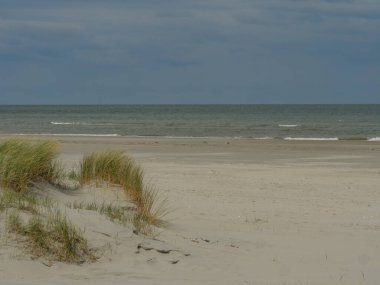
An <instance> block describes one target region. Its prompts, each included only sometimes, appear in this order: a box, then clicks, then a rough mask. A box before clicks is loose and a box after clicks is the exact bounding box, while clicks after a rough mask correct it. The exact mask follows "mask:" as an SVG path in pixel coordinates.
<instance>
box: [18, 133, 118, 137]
mask: <svg viewBox="0 0 380 285" xmlns="http://www.w3.org/2000/svg"><path fill="white" fill-rule="evenodd" d="M17 135H19V136H57V137H119V136H120V135H119V134H17Z"/></svg>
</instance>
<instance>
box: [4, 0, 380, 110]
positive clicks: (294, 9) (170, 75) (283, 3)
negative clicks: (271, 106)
mask: <svg viewBox="0 0 380 285" xmlns="http://www.w3.org/2000/svg"><path fill="white" fill-rule="evenodd" d="M86 103H90V104H115V103H116V104H118V103H124V104H129V103H153V104H155V103H380V0H308V1H307V0H108V1H104V0H102V1H100V0H99V1H97V0H75V1H74V0H64V1H63V0H61V1H59V0H46V1H42V0H33V1H31V0H20V1H15V0H1V1H0V104H86Z"/></svg>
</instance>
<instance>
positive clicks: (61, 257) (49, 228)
mask: <svg viewBox="0 0 380 285" xmlns="http://www.w3.org/2000/svg"><path fill="white" fill-rule="evenodd" d="M7 226H8V231H9V232H13V233H16V234H18V235H20V236H21V237H23V238H24V239H25V242H26V244H25V248H26V249H27V250H28V251H29V252H30V253H31V254H33V255H34V256H37V257H41V256H43V257H45V258H47V259H51V260H57V261H62V262H67V263H83V262H85V261H95V260H96V256H95V255H94V254H93V253H92V252H91V250H90V249H89V248H88V246H87V241H86V239H85V238H84V237H83V236H82V233H81V232H79V231H78V230H77V229H76V228H75V227H74V226H73V225H72V224H71V223H70V222H69V221H68V220H67V218H66V217H65V216H62V215H61V213H60V212H59V211H57V212H54V213H50V214H49V215H48V217H47V219H46V220H43V219H42V218H41V217H40V216H37V215H33V216H32V217H31V218H30V219H29V220H28V222H27V223H25V224H23V223H22V222H21V219H20V216H19V214H18V213H11V214H10V215H9V216H8V223H7Z"/></svg>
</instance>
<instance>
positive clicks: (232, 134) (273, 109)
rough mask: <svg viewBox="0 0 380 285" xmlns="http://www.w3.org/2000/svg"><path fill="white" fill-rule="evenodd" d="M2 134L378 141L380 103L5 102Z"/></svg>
mask: <svg viewBox="0 0 380 285" xmlns="http://www.w3.org/2000/svg"><path fill="white" fill-rule="evenodd" d="M0 134H34V135H67V136H110V137H111V136H115V137H116V136H127V137H128V136H129V137H168V138H234V139H241V138H247V139H262V140H265V139H266V140H271V139H280V140H368V141H380V105H54V106H46V105H41V106H38V105H33V106H20V105H17V106H10V105H7V106H5V105H2V106H0Z"/></svg>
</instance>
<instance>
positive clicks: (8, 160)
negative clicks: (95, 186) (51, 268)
mask: <svg viewBox="0 0 380 285" xmlns="http://www.w3.org/2000/svg"><path fill="white" fill-rule="evenodd" d="M57 155H58V143H57V142H54V141H38V142H32V141H28V140H22V139H11V140H8V141H5V142H3V143H1V144H0V213H1V212H4V211H5V216H6V217H7V228H8V231H9V232H10V233H14V234H15V235H16V236H18V237H19V238H20V240H21V241H22V242H24V245H25V249H26V250H27V251H29V252H30V253H31V254H32V255H34V256H38V257H44V258H47V259H49V260H57V261H63V262H68V263H82V262H85V261H93V260H95V259H96V256H95V255H94V253H93V252H92V251H91V250H90V249H89V247H88V245H87V240H86V239H85V238H84V236H83V233H82V232H81V231H79V230H78V229H76V228H75V227H74V225H73V224H72V223H71V222H70V221H69V220H68V219H67V217H66V216H64V215H62V214H61V213H60V212H59V211H54V210H53V209H54V205H55V204H53V202H52V201H50V200H49V199H47V198H41V197H38V196H36V195H34V192H32V191H29V190H30V186H35V185H34V183H36V182H41V181H44V182H47V183H50V184H53V185H62V184H61V181H62V179H64V178H65V179H66V178H67V179H70V180H74V181H77V182H79V184H80V185H81V186H83V185H85V184H89V183H93V182H95V183H104V182H106V183H109V184H112V185H115V186H118V187H121V189H123V192H124V193H125V195H126V198H127V199H129V200H130V201H132V202H133V203H134V204H135V205H136V207H135V208H134V209H133V210H131V209H127V208H124V207H121V206H118V205H113V204H104V203H103V204H101V205H97V204H95V203H83V204H82V203H79V204H78V203H77V204H75V203H73V205H71V206H70V205H66V207H70V208H78V209H87V210H94V211H98V212H99V213H101V214H104V215H106V216H107V217H108V218H109V219H110V220H111V221H117V222H120V223H122V224H127V223H130V222H132V223H133V225H134V227H135V230H136V231H137V232H140V233H143V234H149V233H150V232H151V226H152V225H156V226H161V225H163V222H162V220H161V218H162V217H163V216H164V215H165V214H166V213H167V211H166V207H165V203H159V197H158V195H157V192H156V191H154V190H153V188H152V187H150V186H147V185H145V183H144V172H143V169H142V168H141V167H140V166H139V165H137V164H136V163H135V162H134V161H133V160H132V159H131V158H130V157H129V156H127V155H126V154H125V153H124V152H122V151H108V152H103V153H92V154H89V155H87V156H84V157H83V159H82V161H81V163H80V167H79V171H76V170H74V169H72V170H71V171H70V172H68V173H66V174H65V172H64V170H63V168H62V167H61V165H62V164H61V163H60V161H59V160H57V159H56V158H57Z"/></svg>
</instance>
